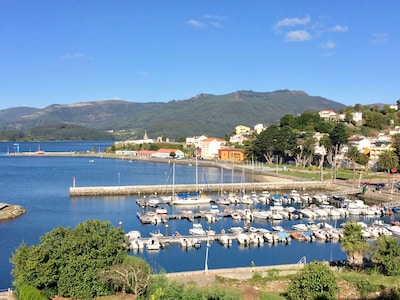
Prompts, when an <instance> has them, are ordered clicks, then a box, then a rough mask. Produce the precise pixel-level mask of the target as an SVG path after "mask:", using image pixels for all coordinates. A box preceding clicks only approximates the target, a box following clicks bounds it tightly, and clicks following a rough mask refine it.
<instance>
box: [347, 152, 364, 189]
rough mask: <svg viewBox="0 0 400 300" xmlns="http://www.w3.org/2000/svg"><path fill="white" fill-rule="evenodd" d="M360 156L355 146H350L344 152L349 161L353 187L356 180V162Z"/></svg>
mask: <svg viewBox="0 0 400 300" xmlns="http://www.w3.org/2000/svg"><path fill="white" fill-rule="evenodd" d="M360 155H361V153H360V151H358V148H357V147H356V146H350V147H349V148H348V150H347V152H346V157H347V158H348V159H350V160H351V165H352V167H353V186H354V182H355V180H356V162H357V161H358V160H359V158H360Z"/></svg>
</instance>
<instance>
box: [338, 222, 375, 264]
mask: <svg viewBox="0 0 400 300" xmlns="http://www.w3.org/2000/svg"><path fill="white" fill-rule="evenodd" d="M343 229H344V230H343V240H342V243H341V247H342V249H343V250H344V251H346V255H347V260H348V261H349V264H350V265H362V263H363V254H364V253H366V252H367V250H368V249H369V246H368V244H367V239H366V238H365V237H364V236H363V235H362V227H361V225H359V224H357V223H355V222H347V223H346V224H345V225H344V228H343Z"/></svg>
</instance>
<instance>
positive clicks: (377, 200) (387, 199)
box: [6, 151, 400, 206]
mask: <svg viewBox="0 0 400 300" xmlns="http://www.w3.org/2000/svg"><path fill="white" fill-rule="evenodd" d="M6 156H9V157H19V156H24V157H26V156H32V157H37V156H43V157H56V156H61V157H75V156H76V157H88V158H100V159H101V158H111V159H121V160H129V161H144V162H155V163H164V164H171V163H176V164H184V165H191V164H195V163H197V164H198V165H201V166H206V167H214V168H223V169H228V170H232V169H234V170H238V171H243V172H245V173H246V174H248V175H249V174H251V175H252V176H253V180H254V183H268V184H272V183H279V184H282V185H284V184H286V185H288V186H289V185H290V184H291V185H292V187H293V189H295V188H296V187H295V186H298V185H300V186H301V185H302V184H303V186H302V188H301V190H304V187H305V185H304V184H305V182H306V181H305V180H304V179H302V178H298V177H294V176H288V175H283V174H279V173H278V174H277V173H275V168H272V169H271V168H268V167H265V168H264V167H261V168H257V167H256V168H254V166H246V165H243V164H235V163H233V162H230V161H217V160H215V161H211V160H202V159H199V160H195V159H190V158H189V159H188V158H186V159H172V158H156V157H138V156H127V155H117V154H114V153H102V152H76V151H71V152H58V151H55V152H46V151H35V152H18V153H7V154H6ZM314 183H315V185H316V186H317V185H318V186H320V187H322V186H324V187H325V188H326V189H327V191H331V192H333V191H342V190H345V189H349V188H350V187H351V186H352V184H351V182H343V181H340V182H338V181H336V182H331V181H329V182H327V181H323V182H320V181H314ZM136 192H137V191H136ZM359 196H360V198H361V199H362V200H364V201H366V202H371V203H374V204H381V205H384V204H385V203H387V204H393V203H397V202H398V203H399V206H400V193H391V192H390V191H385V190H382V191H379V192H375V191H373V190H371V189H368V190H367V192H366V193H365V194H359Z"/></svg>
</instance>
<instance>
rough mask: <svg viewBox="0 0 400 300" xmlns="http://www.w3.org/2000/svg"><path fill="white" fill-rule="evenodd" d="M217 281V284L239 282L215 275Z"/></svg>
mask: <svg viewBox="0 0 400 300" xmlns="http://www.w3.org/2000/svg"><path fill="white" fill-rule="evenodd" d="M215 281H216V282H217V283H234V282H239V280H238V279H234V278H226V277H223V276H219V275H215Z"/></svg>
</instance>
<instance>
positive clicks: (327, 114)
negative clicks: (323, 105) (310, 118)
mask: <svg viewBox="0 0 400 300" xmlns="http://www.w3.org/2000/svg"><path fill="white" fill-rule="evenodd" d="M318 114H319V116H320V117H321V119H324V120H325V121H336V120H337V115H336V113H335V112H334V111H333V110H332V109H327V110H321V111H320V112H318Z"/></svg>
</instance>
